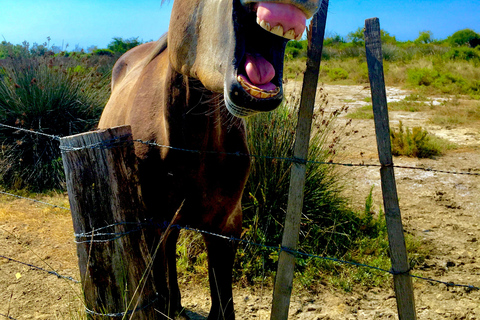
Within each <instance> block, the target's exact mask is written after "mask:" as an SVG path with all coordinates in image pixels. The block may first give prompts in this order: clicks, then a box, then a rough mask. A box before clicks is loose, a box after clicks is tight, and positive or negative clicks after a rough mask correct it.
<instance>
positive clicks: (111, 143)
mask: <svg viewBox="0 0 480 320" xmlns="http://www.w3.org/2000/svg"><path fill="white" fill-rule="evenodd" d="M0 126H2V127H5V128H9V129H13V130H19V131H23V132H27V133H29V134H36V135H41V136H45V137H48V138H51V139H54V140H56V141H60V138H61V137H59V136H55V135H50V134H45V133H42V132H36V131H33V130H27V129H23V128H18V127H13V126H9V125H5V124H1V123H0ZM124 138H125V137H124V136H122V137H115V138H112V139H109V140H108V141H103V142H99V143H95V144H91V145H88V146H82V147H71V146H61V147H60V149H61V151H62V152H73V151H80V150H83V149H94V148H100V149H105V148H114V147H117V146H119V145H122V144H123V143H132V142H131V141H125V140H123V139H124ZM122 140H123V141H122ZM133 142H137V143H141V144H145V145H150V146H155V147H159V148H166V149H170V150H175V151H181V152H188V153H196V154H221V155H229V156H240V157H249V158H252V159H257V158H258V159H269V160H280V161H288V162H292V163H301V164H320V165H338V166H345V167H382V165H381V164H365V163H359V164H355V163H340V162H333V161H328V162H325V161H315V160H304V159H299V158H295V157H276V156H268V155H255V154H245V153H240V152H218V151H208V150H193V149H185V148H179V147H173V146H167V145H161V144H158V143H156V142H153V141H142V140H138V139H135V140H133ZM393 167H394V168H400V169H410V170H421V171H427V172H436V173H445V174H456V175H473V176H480V173H475V172H458V171H449V170H439V169H432V168H422V167H411V166H399V165H393ZM0 194H4V195H8V196H13V197H16V198H20V199H25V200H30V201H33V202H36V203H40V204H43V205H48V206H51V207H55V208H60V209H64V210H70V209H69V208H66V207H62V206H57V205H53V204H50V203H47V202H43V201H40V200H36V199H31V198H27V197H23V196H19V195H15V194H12V193H8V192H4V191H0ZM132 224H135V225H138V226H139V227H138V228H136V229H133V230H129V231H126V232H120V233H118V232H114V233H109V232H98V231H101V230H105V229H107V228H112V227H115V226H118V225H132ZM146 225H150V226H151V225H152V224H151V223H133V222H119V223H115V224H112V225H109V226H105V227H102V228H100V229H97V230H95V231H91V232H86V233H80V234H75V237H76V239H75V242H76V243H95V242H108V241H114V240H116V239H119V238H121V237H123V236H125V235H128V234H130V233H132V232H137V231H140V230H142V229H143V227H144V226H146ZM157 227H158V226H157ZM172 227H176V228H178V229H184V230H189V231H194V232H198V233H202V234H207V235H211V236H215V237H219V238H223V239H226V240H229V241H235V242H240V243H244V244H248V245H252V246H258V247H263V248H266V249H269V250H272V251H277V252H280V251H286V252H288V253H290V254H293V255H295V256H304V257H310V258H314V259H323V260H328V261H333V262H336V263H341V264H349V265H354V266H357V267H363V268H368V269H373V270H377V271H381V272H385V273H389V274H392V275H397V274H408V275H409V276H410V277H412V278H416V279H420V280H424V281H428V282H433V283H439V284H444V285H446V286H447V287H463V288H466V289H470V290H480V287H476V286H473V285H465V284H456V283H453V282H446V281H441V280H436V279H431V278H427V277H421V276H417V275H411V274H410V270H407V271H403V272H399V271H395V270H386V269H383V268H379V267H375V266H370V265H366V264H362V263H358V262H354V261H346V260H341V259H337V258H332V257H326V256H320V255H316V254H310V253H305V252H301V251H298V250H293V249H290V248H286V247H282V246H268V245H264V244H259V243H255V242H252V241H249V240H246V239H240V238H236V237H232V236H225V235H221V234H216V233H213V232H209V231H206V230H200V229H196V228H191V227H188V226H180V225H172ZM99 236H101V237H110V238H108V239H93V238H94V237H99ZM78 238H90V240H82V241H79V240H77V239H78ZM0 257H1V258H4V259H7V260H9V261H11V262H16V263H20V264H23V265H26V266H29V267H31V268H34V269H37V270H40V271H44V272H47V273H49V274H51V275H55V276H57V277H58V278H63V279H67V280H70V281H73V282H76V283H79V281H77V280H75V279H73V278H72V277H67V276H63V275H60V274H59V273H57V272H55V271H50V270H46V269H44V268H41V267H37V266H35V265H32V264H29V263H25V262H21V261H18V260H15V259H12V258H9V257H6V256H3V255H0ZM154 302H155V300H153V301H152V302H150V303H149V304H148V305H146V306H143V307H139V308H136V309H135V310H130V311H126V312H122V313H112V314H100V313H96V312H94V311H92V310H89V309H88V308H86V312H87V313H89V314H91V315H97V316H107V317H123V316H125V315H128V314H131V313H133V312H136V311H138V310H141V309H144V308H147V307H148V306H149V305H151V304H153V303H154ZM0 316H3V317H7V318H9V319H13V320H15V319H14V318H12V317H10V316H6V315H3V314H0Z"/></svg>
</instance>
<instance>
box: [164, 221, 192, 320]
mask: <svg viewBox="0 0 480 320" xmlns="http://www.w3.org/2000/svg"><path fill="white" fill-rule="evenodd" d="M179 233H180V231H179V230H178V229H177V228H172V229H170V230H169V231H167V234H166V237H165V240H164V251H165V259H166V267H167V285H168V292H169V302H168V315H169V316H170V317H171V318H174V319H178V320H180V319H181V320H183V319H189V318H188V317H187V315H186V314H185V310H184V309H183V308H182V304H181V296H180V289H179V287H178V280H177V260H176V247H177V240H178V236H179Z"/></svg>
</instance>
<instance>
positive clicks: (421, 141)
mask: <svg viewBox="0 0 480 320" xmlns="http://www.w3.org/2000/svg"><path fill="white" fill-rule="evenodd" d="M390 140H391V143H392V154H393V155H395V156H407V157H416V158H432V157H434V156H439V155H441V154H442V148H441V146H440V145H439V144H438V143H436V141H435V140H434V139H432V136H431V135H430V134H429V133H428V132H427V131H426V130H423V129H422V128H421V127H414V128H413V129H412V130H411V131H410V129H409V128H408V127H407V128H404V127H403V124H402V122H400V125H399V128H398V129H393V130H391V131H390ZM437 141H438V140H437Z"/></svg>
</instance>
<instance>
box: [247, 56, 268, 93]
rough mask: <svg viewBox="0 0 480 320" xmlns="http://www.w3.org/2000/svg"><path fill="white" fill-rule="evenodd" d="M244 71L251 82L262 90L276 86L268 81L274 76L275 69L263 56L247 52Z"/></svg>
mask: <svg viewBox="0 0 480 320" xmlns="http://www.w3.org/2000/svg"><path fill="white" fill-rule="evenodd" d="M245 71H246V73H247V77H248V80H249V81H250V83H251V84H253V85H255V86H256V87H258V88H260V89H262V90H266V91H268V90H275V88H276V86H275V85H274V84H273V83H271V82H270V81H271V80H272V79H273V77H275V69H274V68H273V66H272V64H271V63H270V62H268V61H267V60H265V58H264V57H262V56H253V55H250V54H248V53H247V57H246V60H245Z"/></svg>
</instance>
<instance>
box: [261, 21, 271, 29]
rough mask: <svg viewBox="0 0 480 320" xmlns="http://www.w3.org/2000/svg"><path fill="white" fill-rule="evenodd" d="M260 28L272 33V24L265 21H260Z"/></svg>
mask: <svg viewBox="0 0 480 320" xmlns="http://www.w3.org/2000/svg"><path fill="white" fill-rule="evenodd" d="M260 27H262V28H263V29H265V30H267V31H270V30H271V29H272V28H271V27H270V23H268V22H266V21H265V20H262V21H260Z"/></svg>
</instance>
